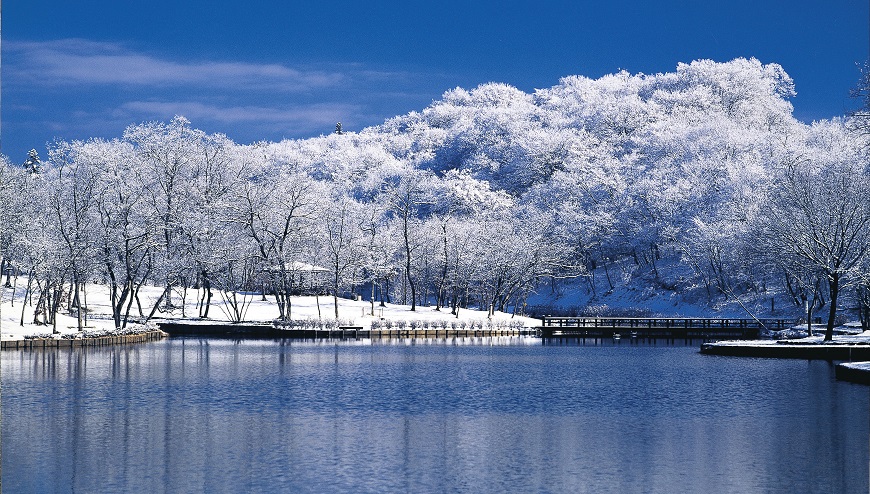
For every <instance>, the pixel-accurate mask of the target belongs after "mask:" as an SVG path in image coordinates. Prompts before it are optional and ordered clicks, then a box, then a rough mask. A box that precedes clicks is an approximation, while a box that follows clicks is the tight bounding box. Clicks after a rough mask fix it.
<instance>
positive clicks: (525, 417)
mask: <svg viewBox="0 0 870 494" xmlns="http://www.w3.org/2000/svg"><path fill="white" fill-rule="evenodd" d="M698 346H699V344H694V345H690V346H668V345H662V344H658V345H645V344H632V342H631V341H630V340H622V341H621V342H619V344H618V345H614V344H612V343H609V342H608V343H607V344H603V345H601V344H599V345H592V344H589V345H585V346H584V345H554V344H548V345H542V344H541V342H540V340H535V339H521V338H513V339H482V338H477V339H475V338H469V339H458V340H448V341H443V340H442V341H437V340H428V341H425V340H416V341H408V340H403V341H396V340H393V341H384V342H378V341H375V342H365V341H364V342H335V341H326V342H299V341H293V342H290V341H283V342H276V341H251V340H248V341H242V342H237V341H231V340H209V339H168V340H164V341H162V342H157V343H150V344H143V345H136V346H126V347H113V348H96V349H75V350H71V349H63V350H49V351H4V352H3V353H2V462H3V464H2V488H3V491H4V492H6V493H15V492H39V493H50V492H149V493H150V492H166V493H176V492H378V493H380V492H415V493H422V492H474V493H478V492H499V493H501V492H571V493H585V492H588V493H606V492H620V493H623V492H626V493H631V492H639V493H640V492H650V493H678V492H686V493H698V492H701V493H707V494H710V493H719V492H738V493H742V492H747V493H755V492H765V493H778V492H782V493H800V492H807V493H809V492H813V493H815V492H831V493H852V492H868V478H870V474H868V471H870V470H868V465H870V390H868V388H867V387H863V386H858V385H851V384H845V383H840V382H837V381H835V380H834V376H833V374H834V373H833V368H832V367H831V365H830V364H829V363H827V362H817V361H811V362H808V361H800V360H762V359H739V358H727V357H712V356H704V355H701V354H699V353H698Z"/></svg>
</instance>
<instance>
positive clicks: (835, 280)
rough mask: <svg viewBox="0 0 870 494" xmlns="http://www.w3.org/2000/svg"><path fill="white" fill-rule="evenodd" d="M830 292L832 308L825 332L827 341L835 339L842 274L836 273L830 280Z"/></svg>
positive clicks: (829, 311)
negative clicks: (835, 322) (835, 321)
mask: <svg viewBox="0 0 870 494" xmlns="http://www.w3.org/2000/svg"><path fill="white" fill-rule="evenodd" d="M828 290H829V291H830V292H831V300H830V304H831V307H830V309H829V310H828V328H827V330H826V331H825V341H832V340H833V339H834V319H835V318H836V317H837V295H839V293H840V273H834V274H832V275H831V276H830V278H828Z"/></svg>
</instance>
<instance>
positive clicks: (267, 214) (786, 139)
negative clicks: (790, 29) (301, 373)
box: [0, 59, 870, 327]
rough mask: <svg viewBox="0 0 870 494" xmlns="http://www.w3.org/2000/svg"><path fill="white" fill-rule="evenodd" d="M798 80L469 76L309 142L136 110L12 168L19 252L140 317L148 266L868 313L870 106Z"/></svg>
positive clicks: (466, 299) (56, 295)
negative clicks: (140, 115) (806, 113)
mask: <svg viewBox="0 0 870 494" xmlns="http://www.w3.org/2000/svg"><path fill="white" fill-rule="evenodd" d="M794 95H795V90H794V84H793V81H792V80H791V78H790V77H789V76H788V75H787V74H786V73H785V72H784V70H783V69H782V68H781V67H780V66H778V65H776V64H768V65H764V64H762V63H760V62H759V61H757V60H755V59H749V60H747V59H736V60H733V61H731V62H727V63H715V62H712V61H707V60H703V61H695V62H692V63H690V64H681V65H680V66H678V67H677V69H676V71H675V72H672V73H665V74H656V75H643V74H639V75H631V74H628V73H626V72H620V73H617V74H612V75H607V76H604V77H602V78H600V79H589V78H586V77H582V76H570V77H565V78H563V79H562V80H560V81H559V83H558V84H557V85H555V86H553V87H551V88H548V89H540V90H536V91H535V92H534V93H532V94H528V93H525V92H523V91H520V90H518V89H516V88H513V87H511V86H508V85H505V84H498V83H489V84H484V85H481V86H479V87H477V88H475V89H473V90H466V89H461V88H456V89H453V90H450V91H447V92H446V93H444V95H443V96H442V98H441V99H440V100H437V101H434V102H433V103H432V104H431V105H430V106H429V107H427V108H425V109H422V110H421V111H419V112H412V113H409V114H407V115H402V116H397V117H394V118H392V119H390V120H388V121H386V122H385V123H384V124H382V125H380V126H376V127H372V128H367V129H363V130H361V131H359V132H347V131H342V130H341V127H340V125H337V126H336V131H335V132H333V133H330V134H329V135H323V136H320V137H316V138H311V139H303V140H285V141H282V142H276V143H272V142H259V143H255V144H251V145H240V144H236V143H233V142H232V141H231V140H229V139H228V138H227V137H225V136H224V135H219V134H207V133H205V132H202V131H200V130H197V129H196V128H195V127H194V126H193V125H192V124H191V123H190V122H188V121H187V120H186V119H184V118H183V117H176V118H175V119H173V120H172V121H170V122H151V123H144V124H139V125H132V126H130V127H128V128H127V129H126V131H125V132H124V134H123V136H120V137H118V138H116V139H112V140H105V139H91V140H87V141H72V142H63V141H60V142H55V143H53V144H51V145H50V146H49V147H48V149H46V150H44V151H41V152H37V151H33V152H31V154H30V156H29V157H28V159H27V160H26V162H24V163H22V164H13V163H11V162H9V161H8V160H7V161H4V162H3V163H2V165H0V210H2V224H0V254H2V259H3V261H2V264H3V268H4V272H5V273H7V274H10V273H12V274H13V275H14V274H20V275H21V276H22V278H24V277H26V278H27V280H28V285H29V286H28V290H30V292H31V293H32V298H33V300H34V307H35V309H34V317H35V318H42V319H43V320H45V322H50V319H51V318H52V317H53V314H54V313H56V311H58V310H68V309H69V308H70V307H77V306H80V305H84V304H85V303H86V301H85V300H80V299H81V298H83V297H80V296H79V294H80V292H81V291H80V289H79V288H80V287H81V286H82V285H83V284H84V283H86V282H88V283H92V282H96V283H101V284H105V286H106V289H107V290H108V291H109V293H110V295H111V301H112V306H113V308H112V310H113V317H114V318H115V323H116V325H117V326H119V327H121V326H123V325H124V324H125V323H126V319H127V317H129V315H130V313H131V312H130V310H131V309H130V307H131V304H132V303H133V302H132V301H133V300H134V299H135V298H136V294H137V291H138V290H139V288H140V287H142V286H144V285H145V284H148V285H156V286H161V287H165V290H164V296H163V297H162V298H161V299H160V300H159V301H157V303H156V305H155V306H154V307H152V308H147V310H146V312H148V311H150V312H152V314H153V313H154V311H156V310H158V309H159V308H160V307H167V306H172V304H173V303H174V299H177V298H178V297H180V296H182V294H183V292H184V289H185V288H192V287H205V288H209V290H204V291H203V293H205V294H209V293H214V294H216V295H214V296H216V297H217V296H222V297H225V298H226V299H227V300H232V294H234V293H239V292H255V291H256V292H259V291H261V290H265V291H266V292H268V293H270V294H273V295H274V296H275V297H276V301H277V303H278V305H279V309H280V313H281V315H282V317H289V304H291V303H292V302H291V299H290V298H289V297H290V296H291V295H293V294H296V293H300V292H305V291H307V290H314V291H318V292H322V293H330V294H333V295H336V294H337V295H339V296H349V295H357V294H359V295H362V296H363V297H364V298H365V299H366V300H368V299H369V298H370V297H371V298H374V299H375V300H378V301H380V300H384V301H388V302H393V303H404V304H407V305H410V307H411V310H415V309H417V308H418V307H419V306H421V305H431V306H434V307H437V308H441V310H444V311H445V312H450V311H453V310H456V309H457V308H461V307H468V306H473V307H478V308H483V309H488V310H506V311H516V312H523V311H524V310H526V309H527V308H528V305H529V300H530V297H533V298H534V299H535V300H536V301H537V302H536V304H537V305H541V304H542V303H543V304H546V302H547V297H548V294H553V293H556V292H557V291H558V290H557V288H558V287H559V286H565V285H570V286H573V287H576V289H577V290H581V291H585V292H586V294H587V295H588V296H589V297H591V298H589V297H587V298H586V299H585V300H590V299H591V300H598V301H602V300H604V301H605V302H603V305H606V297H607V294H608V293H609V292H610V291H612V290H614V289H616V288H617V287H619V286H624V285H625V284H626V283H631V284H634V285H635V286H641V287H643V288H644V289H645V290H647V291H648V292H650V293H662V292H672V293H679V294H685V295H686V296H689V295H691V296H692V297H694V298H695V299H699V300H702V301H704V302H705V303H707V304H709V306H710V307H715V304H716V303H717V301H721V300H731V301H736V302H738V303H743V301H748V300H759V299H771V300H772V299H774V298H777V300H778V301H779V302H778V303H780V304H783V303H785V304H787V305H788V307H781V308H780V309H781V310H785V311H786V312H788V311H791V314H802V313H803V311H804V310H805V308H806V307H807V306H809V307H810V309H811V310H812V311H814V312H816V313H819V314H822V315H824V317H826V318H828V317H829V318H830V323H829V327H832V325H833V324H834V319H835V317H836V316H837V312H836V311H835V309H836V308H838V307H839V308H840V309H847V310H850V311H857V312H853V313H852V315H853V316H856V315H859V314H860V315H861V320H862V322H863V323H864V324H865V325H866V324H867V323H868V322H870V320H868V313H870V312H868V306H870V254H868V248H870V198H868V195H867V191H868V190H870V182H868V163H870V162H868V159H867V158H868V156H867V152H868V149H867V146H866V142H867V137H868V134H867V132H862V131H861V126H860V125H858V124H860V123H861V122H862V121H861V119H860V117H848V118H846V117H844V118H842V119H834V120H831V121H821V122H815V123H813V124H812V125H808V124H805V123H802V122H800V121H798V120H796V119H795V118H794V117H793V115H792V105H791V103H790V102H789V98H791V97H793V96H794ZM313 267H317V268H313ZM7 268H8V269H7ZM4 281H5V280H4ZM535 294H537V295H535ZM542 301H543V302H542ZM158 306H159V307H158ZM208 307H209V304H207V303H205V304H202V309H201V313H200V314H199V315H200V316H202V317H206V316H208V314H207V311H208ZM858 309H860V310H858Z"/></svg>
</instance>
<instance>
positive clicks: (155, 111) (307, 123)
mask: <svg viewBox="0 0 870 494" xmlns="http://www.w3.org/2000/svg"><path fill="white" fill-rule="evenodd" d="M119 111H120V112H122V113H123V114H124V116H126V117H128V119H129V120H130V121H139V120H143V119H146V120H147V119H159V120H169V119H171V118H172V117H174V116H175V115H183V116H185V117H186V118H188V119H189V120H191V121H192V122H194V124H195V123H196V122H197V121H202V120H206V121H210V122H217V123H221V124H228V125H235V124H255V125H258V126H266V127H280V128H288V129H289V128H293V127H298V126H303V127H305V128H306V129H307V128H312V127H318V128H319V127H323V126H326V128H329V126H331V125H334V124H335V122H336V121H338V120H341V119H342V118H344V119H347V117H348V116H357V115H359V114H360V113H361V112H362V110H361V108H360V107H359V106H357V105H353V104H344V103H315V104H303V105H293V106H290V107H284V108H277V107H262V106H231V107H222V106H216V105H210V104H205V103H201V102H197V101H183V102H171V101H133V102H128V103H124V104H123V105H122V106H121V107H120V109H119Z"/></svg>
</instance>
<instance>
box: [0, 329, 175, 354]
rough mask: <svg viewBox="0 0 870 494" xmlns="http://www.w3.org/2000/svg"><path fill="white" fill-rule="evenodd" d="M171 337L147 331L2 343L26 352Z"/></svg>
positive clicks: (6, 347)
mask: <svg viewBox="0 0 870 494" xmlns="http://www.w3.org/2000/svg"><path fill="white" fill-rule="evenodd" d="M168 336H169V335H168V334H167V333H166V332H164V331H160V330H159V329H158V330H154V331H146V332H143V333H137V334H125V335H116V336H95V337H92V338H87V337H85V338H32V339H16V340H3V341H0V349H2V350H24V349H28V350H29V349H34V348H79V347H97V346H110V345H130V344H136V343H147V342H150V341H158V340H162V339H163V338H166V337H168Z"/></svg>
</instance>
